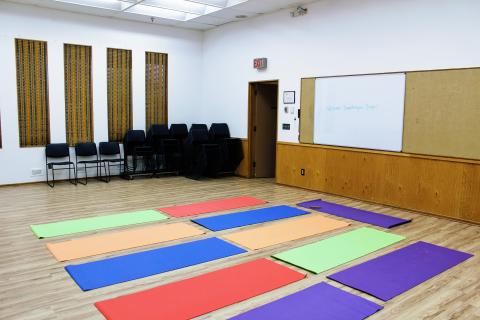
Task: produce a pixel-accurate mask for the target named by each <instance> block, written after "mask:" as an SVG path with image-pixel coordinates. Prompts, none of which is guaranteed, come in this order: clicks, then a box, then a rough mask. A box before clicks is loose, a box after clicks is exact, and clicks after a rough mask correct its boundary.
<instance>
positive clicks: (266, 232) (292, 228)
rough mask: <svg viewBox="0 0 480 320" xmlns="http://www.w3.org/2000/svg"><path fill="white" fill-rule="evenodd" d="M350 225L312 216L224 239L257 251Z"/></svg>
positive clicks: (246, 231) (254, 229)
mask: <svg viewBox="0 0 480 320" xmlns="http://www.w3.org/2000/svg"><path fill="white" fill-rule="evenodd" d="M348 225H350V224H349V223H347V222H343V221H339V220H335V219H330V218H326V217H323V216H321V215H317V214H310V215H308V216H306V217H300V218H294V219H289V220H285V221H281V222H276V223H273V224H270V225H266V226H261V227H258V228H251V229H247V230H242V231H238V232H233V233H229V234H226V235H224V236H222V237H223V238H225V239H227V240H230V241H232V242H234V243H236V244H239V245H241V246H244V247H246V248H249V249H251V250H256V249H262V248H266V247H270V246H273V245H276V244H280V243H284V242H287V241H292V240H298V239H302V238H306V237H309V236H314V235H318V234H321V233H324V232H328V231H332V230H336V229H339V228H344V227H346V226H348Z"/></svg>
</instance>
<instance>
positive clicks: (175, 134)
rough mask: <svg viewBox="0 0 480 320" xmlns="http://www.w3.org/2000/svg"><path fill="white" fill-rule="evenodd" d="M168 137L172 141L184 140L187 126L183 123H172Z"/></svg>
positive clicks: (186, 134)
mask: <svg viewBox="0 0 480 320" xmlns="http://www.w3.org/2000/svg"><path fill="white" fill-rule="evenodd" d="M170 136H171V137H172V138H174V139H180V140H183V139H185V138H186V137H187V136H188V127H187V125H186V124H185V123H172V124H171V125H170Z"/></svg>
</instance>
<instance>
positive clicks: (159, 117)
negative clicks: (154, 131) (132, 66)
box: [145, 52, 168, 130]
mask: <svg viewBox="0 0 480 320" xmlns="http://www.w3.org/2000/svg"><path fill="white" fill-rule="evenodd" d="M167 58H168V55H167V54H164V53H157V52H145V114H146V129H147V130H148V129H149V128H150V126H151V125H152V124H166V123H167V110H168V107H167V102H168V100H167V74H168V73H167V69H168V68H167V65H168V64H167Z"/></svg>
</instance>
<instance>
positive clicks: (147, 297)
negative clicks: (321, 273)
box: [95, 259, 305, 320]
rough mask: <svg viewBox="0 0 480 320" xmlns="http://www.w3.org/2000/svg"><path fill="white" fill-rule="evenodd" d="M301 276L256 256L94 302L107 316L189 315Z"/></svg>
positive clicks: (146, 319) (119, 319)
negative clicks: (143, 289)
mask: <svg viewBox="0 0 480 320" xmlns="http://www.w3.org/2000/svg"><path fill="white" fill-rule="evenodd" d="M303 278H305V274H302V273H299V272H297V271H294V270H292V269H290V268H288V267H285V266H282V265H280V264H278V263H275V262H273V261H271V260H267V259H258V260H254V261H251V262H247V263H242V264H239V265H236V266H233V267H229V268H225V269H221V270H217V271H213V272H209V273H206V274H202V275H200V276H197V277H194V278H190V279H186V280H181V281H178V282H173V283H169V284H166V285H163V286H160V287H156V288H153V289H149V290H145V291H140V292H137V293H133V294H129V295H125V296H121V297H118V298H114V299H110V300H105V301H101V302H97V303H95V306H96V307H97V309H98V310H100V312H101V313H103V315H104V316H105V318H107V319H109V320H134V319H135V320H136V319H142V320H158V319H169V320H174V319H191V318H195V317H198V316H201V315H203V314H206V313H209V312H212V311H215V310H218V309H220V308H223V307H226V306H229V305H232V304H234V303H238V302H240V301H243V300H247V299H249V298H252V297H255V296H257V295H260V294H263V293H266V292H268V291H271V290H274V289H277V288H280V287H283V286H285V285H287V284H290V283H293V282H296V281H299V280H301V279H303Z"/></svg>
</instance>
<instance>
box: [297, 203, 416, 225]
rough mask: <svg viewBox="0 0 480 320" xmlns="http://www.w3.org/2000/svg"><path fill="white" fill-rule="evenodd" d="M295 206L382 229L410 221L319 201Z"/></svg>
mask: <svg viewBox="0 0 480 320" xmlns="http://www.w3.org/2000/svg"><path fill="white" fill-rule="evenodd" d="M297 206H300V207H304V208H308V209H312V210H315V211H320V212H325V213H328V214H332V215H334V216H337V217H342V218H347V219H351V220H356V221H360V222H365V223H369V224H372V225H374V226H379V227H382V228H392V227H396V226H399V225H401V224H404V223H408V222H410V221H412V220H411V219H409V220H406V219H401V218H397V217H392V216H388V215H386V214H381V213H376V212H371V211H367V210H361V209H355V208H352V207H347V206H342V205H341V204H336V203H331V202H327V201H323V200H321V199H318V200H312V201H307V202H302V203H299V204H297Z"/></svg>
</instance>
